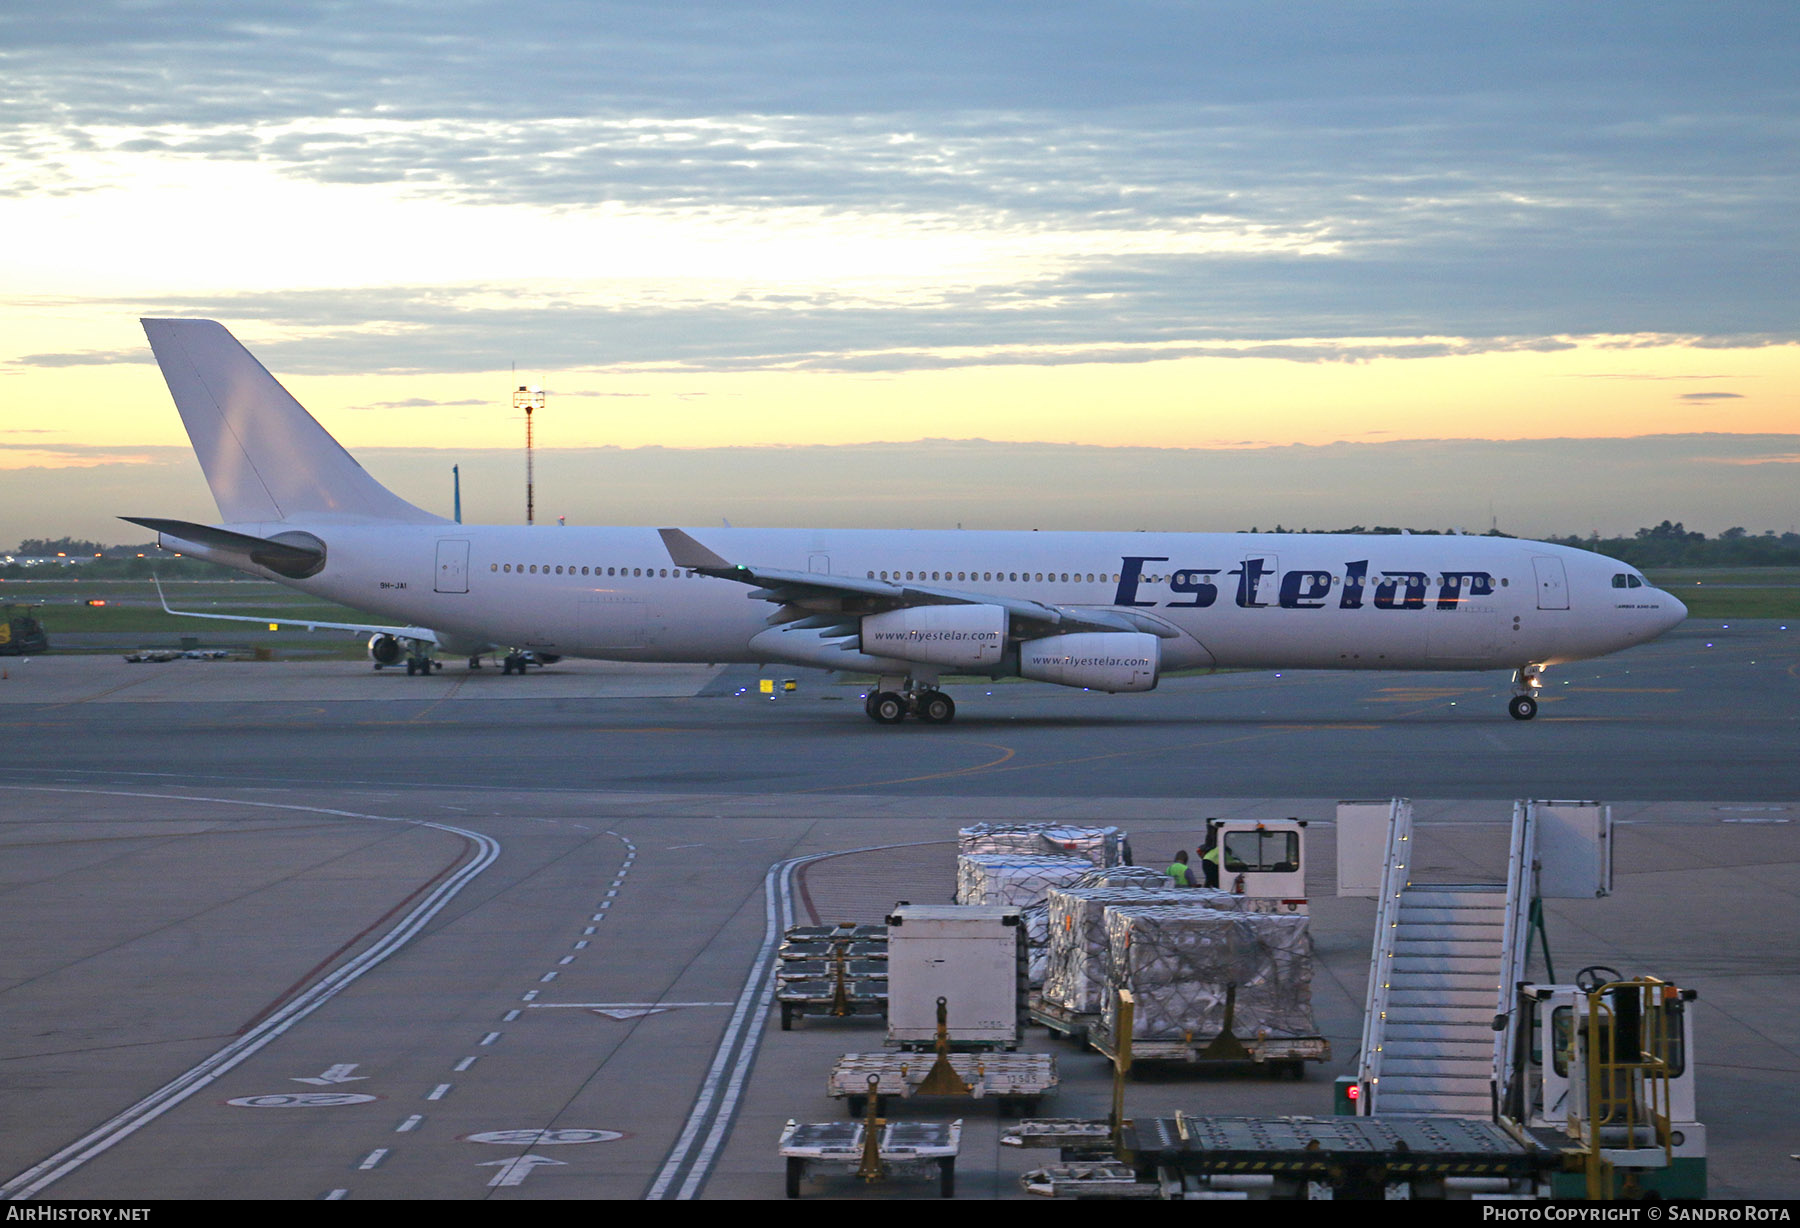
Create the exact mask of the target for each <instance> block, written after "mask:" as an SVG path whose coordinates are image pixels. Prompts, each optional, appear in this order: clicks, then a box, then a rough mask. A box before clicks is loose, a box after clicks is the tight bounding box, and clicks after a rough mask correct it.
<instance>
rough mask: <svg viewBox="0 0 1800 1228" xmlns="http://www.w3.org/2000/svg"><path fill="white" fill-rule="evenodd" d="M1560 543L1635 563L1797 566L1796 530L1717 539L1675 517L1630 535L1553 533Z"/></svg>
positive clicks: (1799, 536) (1736, 532) (1730, 533)
mask: <svg viewBox="0 0 1800 1228" xmlns="http://www.w3.org/2000/svg"><path fill="white" fill-rule="evenodd" d="M1547 540H1549V541H1553V542H1556V543H1557V544H1558V545H1563V546H1579V547H1580V548H1581V549H1583V550H1592V551H1594V552H1596V553H1598V554H1604V555H1608V556H1610V557H1612V558H1615V559H1618V560H1619V561H1620V562H1622V563H1630V564H1631V565H1632V566H1633V567H1640V568H1641V567H1800V533H1776V532H1775V531H1774V530H1773V529H1766V530H1764V531H1763V532H1761V533H1752V532H1750V531H1749V530H1748V529H1745V528H1743V527H1741V526H1739V527H1735V528H1730V529H1726V530H1725V531H1724V532H1723V533H1721V534H1719V535H1718V536H1717V537H1708V536H1707V535H1706V534H1704V533H1690V532H1689V531H1688V530H1687V529H1686V528H1684V527H1683V526H1682V524H1681V522H1680V521H1679V520H1677V521H1675V522H1674V523H1673V524H1671V523H1669V522H1668V521H1667V520H1665V521H1663V522H1662V523H1661V524H1659V525H1657V526H1656V527H1655V528H1653V529H1639V530H1638V531H1637V533H1636V535H1634V536H1632V537H1601V536H1600V535H1599V534H1598V533H1594V534H1591V535H1589V536H1587V537H1552V538H1548V539H1547Z"/></svg>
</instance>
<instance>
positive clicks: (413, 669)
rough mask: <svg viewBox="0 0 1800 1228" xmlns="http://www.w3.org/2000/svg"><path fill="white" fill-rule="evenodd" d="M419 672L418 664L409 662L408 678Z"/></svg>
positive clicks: (407, 665) (407, 664)
mask: <svg viewBox="0 0 1800 1228" xmlns="http://www.w3.org/2000/svg"><path fill="white" fill-rule="evenodd" d="M418 672H419V666H418V664H417V663H416V662H414V661H411V660H408V661H407V663H406V676H407V677H408V678H410V677H412V676H413V675H414V674H416V673H418Z"/></svg>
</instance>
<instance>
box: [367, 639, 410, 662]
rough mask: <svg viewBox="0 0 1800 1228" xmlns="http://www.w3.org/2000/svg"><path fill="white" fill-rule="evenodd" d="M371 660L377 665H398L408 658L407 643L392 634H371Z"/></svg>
mask: <svg viewBox="0 0 1800 1228" xmlns="http://www.w3.org/2000/svg"><path fill="white" fill-rule="evenodd" d="M369 660H371V661H373V662H375V664H376V665H398V664H400V663H401V662H402V661H404V660H406V645H405V644H403V643H401V642H400V641H399V640H397V639H395V638H394V637H393V636H391V635H371V636H370V637H369Z"/></svg>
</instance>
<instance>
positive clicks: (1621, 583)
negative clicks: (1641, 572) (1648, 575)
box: [1612, 572, 1644, 588]
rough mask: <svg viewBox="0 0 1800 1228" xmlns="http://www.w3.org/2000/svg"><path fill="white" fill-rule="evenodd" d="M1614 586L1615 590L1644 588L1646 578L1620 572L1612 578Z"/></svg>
mask: <svg viewBox="0 0 1800 1228" xmlns="http://www.w3.org/2000/svg"><path fill="white" fill-rule="evenodd" d="M1612 586H1613V587H1614V588H1643V587H1644V577H1642V576H1633V575H1627V574H1626V573H1624V572H1620V573H1619V574H1618V575H1616V576H1614V577H1613V578H1612Z"/></svg>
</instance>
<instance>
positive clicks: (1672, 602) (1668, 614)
mask: <svg viewBox="0 0 1800 1228" xmlns="http://www.w3.org/2000/svg"><path fill="white" fill-rule="evenodd" d="M1656 591H1657V592H1659V593H1662V595H1663V602H1664V605H1663V609H1662V615H1663V625H1662V630H1664V631H1669V630H1672V629H1673V628H1675V627H1678V626H1680V625H1681V621H1682V619H1684V618H1686V617H1687V616H1688V608H1687V606H1685V605H1683V604H1682V603H1681V599H1680V598H1679V597H1676V596H1675V595H1674V594H1672V593H1668V592H1664V591H1663V590H1662V589H1657V590H1656Z"/></svg>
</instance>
